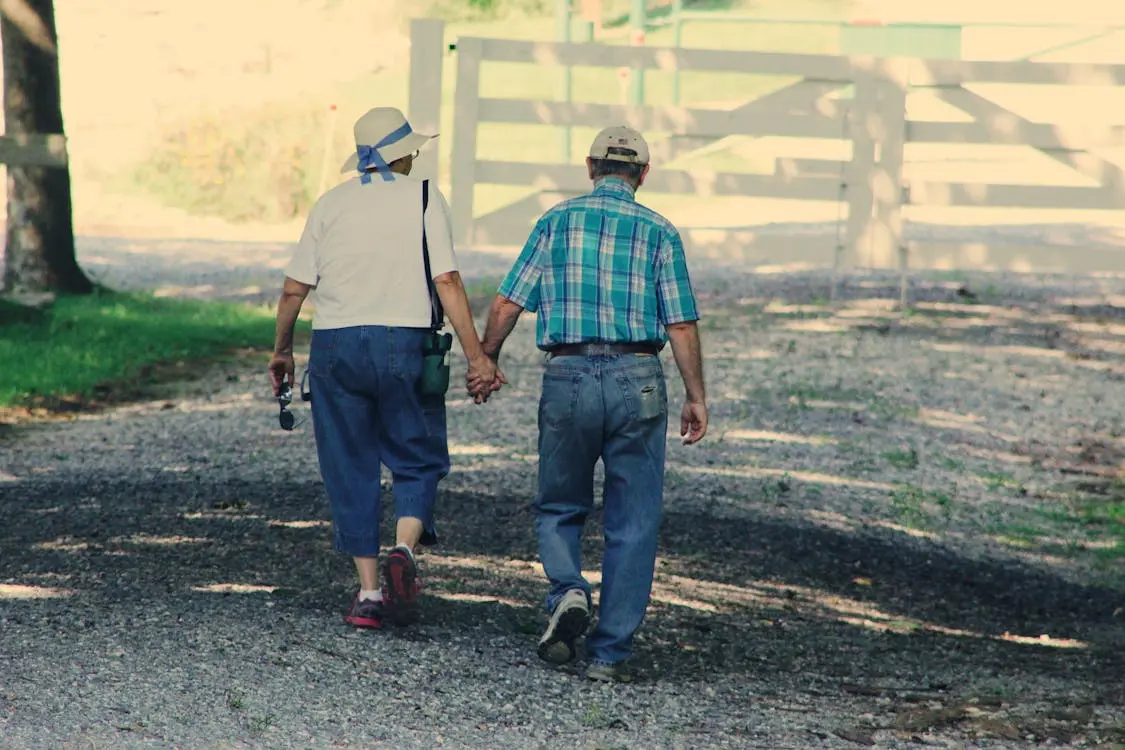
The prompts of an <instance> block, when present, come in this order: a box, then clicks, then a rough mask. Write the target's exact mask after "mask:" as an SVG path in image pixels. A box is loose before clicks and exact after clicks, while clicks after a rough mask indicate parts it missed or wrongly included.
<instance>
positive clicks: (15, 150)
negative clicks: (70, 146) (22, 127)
mask: <svg viewBox="0 0 1125 750" xmlns="http://www.w3.org/2000/svg"><path fill="white" fill-rule="evenodd" d="M0 164H4V165H7V166H10V167H65V166H66V165H67V152H66V136H62V135H43V134H38V133H36V134H28V135H5V136H0Z"/></svg>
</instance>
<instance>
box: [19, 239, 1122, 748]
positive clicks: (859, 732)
mask: <svg viewBox="0 0 1125 750" xmlns="http://www.w3.org/2000/svg"><path fill="white" fill-rule="evenodd" d="M285 254H286V253H285V248H284V247H283V246H255V245H237V246H236V245H229V244H228V245H218V244H214V245H213V244H211V243H188V242H181V243H171V242H169V243H147V242H146V243H144V244H141V243H132V244H130V243H124V242H121V241H116V242H114V241H111V240H98V241H95V242H87V244H86V245H85V246H84V249H83V262H84V263H85V264H86V265H87V266H88V267H90V268H91V269H92V271H93V272H94V273H95V274H96V275H98V276H99V277H100V278H102V279H104V280H105V281H106V282H107V283H110V284H111V285H117V286H129V287H141V288H147V287H153V286H156V285H163V286H165V287H166V288H167V291H168V293H179V294H187V295H196V296H207V297H222V298H231V299H244V300H272V299H273V297H274V296H275V293H276V291H275V284H276V281H277V276H278V274H279V273H280V272H279V271H278V270H277V269H278V268H279V263H283V262H284V258H285ZM142 258H143V262H141V259H142ZM466 260H467V263H466V266H467V268H466V274H467V276H468V277H469V278H470V280H471V279H473V278H478V279H479V278H483V277H488V276H492V275H495V274H497V273H499V272H501V271H502V270H503V269H504V267H505V264H506V263H507V259H506V258H504V257H502V256H494V257H490V256H478V257H472V258H467V259H466ZM693 270H694V271H695V275H696V278H697V283H698V285H699V288H700V290H701V292H702V295H703V305H704V310H705V312H706V316H707V322H706V324H705V326H704V329H705V330H704V335H705V347H706V355H707V368H708V379H709V385H710V393H711V398H712V401H713V408H714V416H713V419H714V425H713V428H712V429H713V433H712V437H711V438H709V440H708V441H707V442H706V443H705V444H703V445H701V446H697V447H694V448H685V447H683V446H680V445H679V444H678V443H677V442H676V441H674V440H673V441H671V444H670V450H669V472H668V489H667V494H666V509H667V516H666V522H665V525H664V531H663V538H662V545H661V562H660V568H659V574H658V580H657V585H656V589H655V593H654V605H653V608H652V610H651V616H650V618H649V620H648V622H647V624H646V627H645V629H644V631H643V634H642V637H641V641H640V644H639V649H638V658H637V660H638V664H639V666H640V668H641V671H642V677H643V679H642V681H641V682H640V683H638V684H637V685H634V686H627V687H620V686H600V685H593V684H588V683H586V682H585V681H584V680H583V679H582V678H581V677H580V676H579V675H578V673H577V672H570V671H553V670H550V669H547V668H545V667H544V666H542V665H541V664H539V663H538V661H537V659H536V658H535V655H534V644H535V641H536V638H537V635H538V632H539V628H540V627H541V615H540V614H539V612H538V610H537V606H536V605H537V603H538V601H539V600H540V598H541V596H542V594H543V588H544V587H543V583H542V579H541V576H540V573H539V571H538V569H537V567H536V563H535V554H534V537H533V532H532V523H531V516H530V512H529V504H530V500H531V497H532V494H533V491H534V483H535V462H536V457H535V432H534V425H535V419H534V415H535V403H536V395H537V387H538V383H537V372H538V362H539V361H540V360H539V357H538V355H537V354H536V352H535V351H534V349H533V347H532V339H531V326H530V321H524V322H523V323H521V326H520V329H518V330H517V331H516V333H515V334H514V336H513V340H512V343H511V344H510V345H509V349H510V352H507V359H506V362H505V363H504V366H505V369H506V371H507V373H508V375H509V379H510V380H511V386H510V388H509V389H508V390H506V391H505V392H503V393H501V394H500V395H498V396H497V397H496V399H495V401H494V402H491V403H490V404H488V405H485V406H483V407H476V406H474V405H472V404H471V403H469V402H467V401H466V400H465V399H463V398H461V397H460V395H459V394H458V393H457V392H456V390H454V392H452V393H451V394H450V398H449V415H450V441H451V449H452V452H453V454H454V455H453V459H454V471H453V473H452V475H451V476H450V477H449V478H448V479H447V480H446V481H445V482H444V483H443V487H442V495H441V500H440V503H441V504H440V524H441V525H440V531H441V533H442V535H443V544H442V546H440V547H439V548H437V549H435V550H434V551H433V552H432V553H429V554H427V555H425V556H424V557H423V558H422V565H423V574H424V575H425V583H426V588H425V590H424V595H425V607H426V609H425V620H424V622H423V623H422V624H421V625H420V626H419V627H417V628H415V629H412V630H405V631H399V630H387V631H384V632H379V633H366V632H357V631H354V630H353V629H351V628H347V627H345V626H344V625H343V623H342V619H341V614H342V608H343V607H344V606H345V605H346V603H347V599H348V597H349V596H350V595H351V593H352V583H351V571H350V570H349V563H348V562H347V560H345V559H342V558H340V557H338V556H337V555H335V554H333V553H332V552H331V549H330V544H329V529H328V527H327V519H328V512H327V507H326V503H325V500H324V498H323V491H322V488H321V484H320V481H319V477H318V474H317V467H316V460H315V454H314V449H313V439H312V433H311V425H310V424H308V423H307V422H305V423H304V424H302V425H300V426H299V427H298V429H297V430H296V431H295V432H293V433H283V432H281V431H280V430H278V429H276V407H275V406H274V405H273V404H272V401H271V399H270V398H268V393H267V387H266V386H265V379H264V377H263V374H262V372H261V363H260V362H254V363H245V364H242V365H239V364H228V365H224V366H222V367H219V368H217V369H215V370H213V371H209V372H207V373H206V377H205V378H202V379H200V380H199V381H197V382H194V383H192V384H189V385H187V386H184V387H178V388H174V389H169V391H168V392H167V393H165V394H161V395H160V397H159V398H155V399H154V400H152V401H150V402H145V403H141V404H136V405H133V406H129V407H124V408H119V409H115V410H112V411H110V412H106V413H102V414H94V415H84V416H81V417H78V418H76V419H74V420H73V421H72V422H69V423H66V424H50V425H38V426H30V427H21V428H18V429H15V430H10V431H9V432H7V433H0V441H2V442H0V511H2V513H3V518H4V524H3V527H2V528H0V551H2V552H0V644H2V648H0V747H2V748H4V749H5V750H7V749H8V748H13V749H15V748H41V747H52V748H54V747H59V748H70V747H73V748H85V747H93V748H102V747H114V748H132V747H138V748H141V747H161V748H164V747H177V748H226V747H231V748H234V747H238V748H242V747H270V748H274V747H276V748H289V747H295V748H313V747H316V748H320V747H364V748H373V747H387V748H434V747H455V748H521V749H522V748H540V747H542V748H556V747H567V748H777V749H778V750H788V749H790V748H792V749H797V748H847V747H863V746H874V747H880V748H900V747H901V748H906V747H948V748H964V747H974V748H975V747H981V748H985V747H987V748H1023V747H1036V746H1045V747H1047V746H1049V747H1099V746H1100V747H1105V748H1111V747H1115V744H1114V743H1125V658H1123V656H1122V653H1123V648H1122V647H1123V646H1125V610H1123V606H1125V595H1123V592H1125V575H1123V573H1125V571H1123V568H1122V563H1121V561H1122V557H1121V554H1120V553H1121V548H1120V546H1118V547H1114V546H1113V545H1114V544H1117V545H1121V544H1122V541H1121V540H1122V539H1123V537H1125V535H1123V534H1122V533H1121V518H1120V516H1113V515H1106V514H1107V513H1109V512H1110V511H1109V510H1107V509H1111V508H1113V507H1118V508H1119V507H1120V505H1119V503H1120V502H1121V501H1120V495H1119V494H1117V493H1118V492H1119V489H1118V485H1116V484H1114V483H1113V482H1112V481H1110V479H1108V478H1107V477H1108V476H1109V475H1112V474H1114V473H1115V471H1116V468H1117V466H1118V464H1119V463H1120V460H1121V458H1122V456H1125V442H1123V441H1122V438H1121V436H1122V435H1125V425H1123V423H1122V417H1121V410H1120V408H1116V407H1118V406H1119V404H1120V396H1119V395H1118V394H1119V393H1120V390H1121V381H1122V378H1123V376H1125V359H1123V356H1122V354H1123V352H1125V345H1123V344H1125V341H1123V340H1122V337H1125V324H1123V323H1122V322H1121V317H1122V309H1121V307H1120V305H1122V302H1121V300H1122V299H1125V283H1122V282H1118V281H1106V280H1097V281H1094V280H1075V279H1070V280H1064V279H1051V280H1037V281H1028V280H1020V281H1019V282H1018V283H1017V281H1016V280H1013V279H1006V278H1000V277H990V278H987V279H986V278H984V277H966V278H965V279H960V278H959V279H957V280H956V281H954V282H950V281H948V280H947V281H945V282H941V281H934V280H931V281H930V282H928V283H922V282H920V283H919V284H918V285H916V288H915V290H914V291H915V295H916V299H918V300H919V306H918V311H917V312H916V313H914V314H912V315H908V316H898V315H896V314H894V313H892V312H890V311H889V310H888V309H887V305H886V304H885V303H884V302H883V301H881V300H885V299H887V298H890V297H893V296H894V294H895V293H894V285H893V283H892V282H891V281H890V280H887V279H882V278H878V277H865V278H862V279H861V278H851V279H848V280H847V283H846V284H845V286H844V288H843V297H844V298H845V300H846V301H845V302H844V303H843V304H841V305H839V306H838V307H836V308H832V307H829V306H827V305H825V304H824V302H823V300H824V299H825V297H826V296H827V288H828V287H827V281H826V279H825V278H824V277H823V276H822V275H819V274H805V275H799V276H798V275H784V276H782V275H778V276H757V277H752V276H739V275H732V274H731V273H729V271H728V270H727V269H724V268H722V267H721V266H718V265H710V264H706V265H705V264H702V263H700V264H697V267H696V268H694V269H693ZM264 343H267V342H264ZM668 371H669V374H670V377H671V378H672V382H673V384H674V386H675V387H673V388H671V389H670V392H671V393H673V394H679V393H680V388H679V387H678V380H677V379H676V376H675V375H674V369H673V367H672V366H671V364H670V362H669V364H668ZM455 377H457V373H455ZM678 407H679V399H678V398H675V397H674V402H673V408H674V409H678ZM301 410H302V412H301V416H307V412H305V411H304V408H303V407H301ZM1113 503H1118V505H1116V506H1115V505H1113ZM590 531H591V533H590V534H589V540H588V543H589V553H590V554H589V557H588V563H587V567H588V568H589V569H590V570H591V571H594V570H596V568H597V563H598V557H597V551H598V544H597V540H596V533H594V528H591V530H590Z"/></svg>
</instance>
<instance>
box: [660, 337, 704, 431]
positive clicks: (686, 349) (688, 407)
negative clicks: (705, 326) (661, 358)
mask: <svg viewBox="0 0 1125 750" xmlns="http://www.w3.org/2000/svg"><path fill="white" fill-rule="evenodd" d="M666 330H667V331H668V342H669V343H670V344H671V345H672V356H673V357H674V358H675V360H676V367H677V368H679V370H680V377H681V378H683V380H684V390H685V391H686V392H687V395H686V402H685V403H684V409H683V412H682V413H681V416H680V435H682V436H683V437H684V444H685V445H691V444H692V443H698V442H699V441H700V440H702V439H703V436H704V435H706V434H707V394H706V392H705V390H704V386H703V352H702V350H701V347H700V345H699V326H698V325H696V322H695V321H694V320H693V321H690V322H687V323H673V324H671V325H669V326H667V327H666Z"/></svg>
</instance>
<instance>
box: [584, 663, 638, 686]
mask: <svg viewBox="0 0 1125 750" xmlns="http://www.w3.org/2000/svg"><path fill="white" fill-rule="evenodd" d="M586 678H587V679H590V680H595V681H597V682H632V681H633V670H632V669H630V668H629V665H628V664H626V663H625V662H623V661H619V662H617V663H616V664H598V663H596V662H595V663H594V664H591V665H590V666H588V667H586Z"/></svg>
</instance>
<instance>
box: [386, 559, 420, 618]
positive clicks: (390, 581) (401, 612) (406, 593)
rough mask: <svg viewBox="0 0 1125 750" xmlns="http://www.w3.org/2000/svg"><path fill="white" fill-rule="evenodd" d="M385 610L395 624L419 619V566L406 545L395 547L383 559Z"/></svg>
mask: <svg viewBox="0 0 1125 750" xmlns="http://www.w3.org/2000/svg"><path fill="white" fill-rule="evenodd" d="M383 611H384V612H386V613H387V616H388V617H389V618H390V619H391V622H393V623H394V624H395V625H410V624H411V623H413V622H415V621H417V619H418V567H417V566H416V565H415V564H414V555H413V554H412V553H411V551H410V550H409V549H407V548H406V547H395V548H394V549H393V550H391V551H390V553H389V554H388V555H387V559H386V560H384V561H383Z"/></svg>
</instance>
